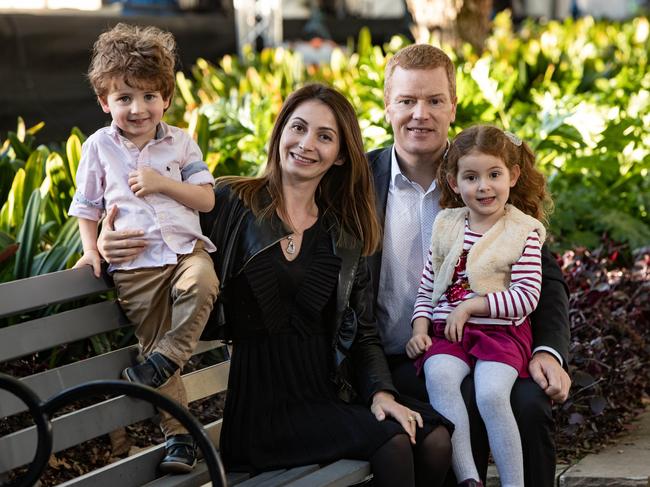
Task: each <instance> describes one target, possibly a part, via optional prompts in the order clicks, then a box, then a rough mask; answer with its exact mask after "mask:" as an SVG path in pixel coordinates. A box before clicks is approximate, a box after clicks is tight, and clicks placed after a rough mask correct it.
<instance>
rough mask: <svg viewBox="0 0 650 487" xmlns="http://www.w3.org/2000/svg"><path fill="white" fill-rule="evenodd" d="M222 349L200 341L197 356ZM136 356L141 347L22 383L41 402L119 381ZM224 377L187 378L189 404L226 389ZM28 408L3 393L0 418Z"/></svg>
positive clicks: (75, 365) (88, 361) (112, 353)
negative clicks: (100, 382)
mask: <svg viewBox="0 0 650 487" xmlns="http://www.w3.org/2000/svg"><path fill="white" fill-rule="evenodd" d="M16 326H20V325H16ZM222 346H223V344H222V343H221V342H219V341H218V340H214V341H207V342H199V346H198V347H197V348H196V350H195V352H194V354H195V355H198V354H200V353H203V352H206V351H208V350H215V349H217V348H220V347H222ZM136 353H137V346H136V345H132V346H129V347H125V348H121V349H119V350H114V351H112V352H108V353H105V354H102V355H98V356H96V357H91V358H88V359H85V360H80V361H79V362H74V363H72V364H68V365H64V366H62V367H59V368H57V369H52V370H47V371H45V372H41V373H39V374H34V375H31V376H29V377H24V378H23V379H21V381H22V382H24V383H25V385H27V386H28V387H29V388H31V389H32V390H33V391H34V392H35V393H36V394H37V395H38V396H39V397H40V398H41V399H47V398H49V397H52V396H53V395H54V394H57V393H58V392H60V391H62V390H63V389H66V388H69V387H74V386H76V385H79V384H83V383H84V382H88V381H91V380H98V379H117V378H118V377H120V374H121V372H122V370H124V368H125V367H128V366H129V365H131V363H132V360H133V357H134V356H135V354H136ZM223 374H224V372H221V371H220V372H218V376H217V377H216V378H215V379H214V380H208V381H205V383H204V384H202V383H201V381H199V380H197V379H195V378H194V376H191V375H186V376H184V377H185V379H184V380H186V381H188V380H190V381H193V382H191V383H188V382H186V386H187V387H188V388H191V389H192V397H191V398H190V399H189V401H190V402H191V401H194V400H196V399H201V398H204V397H207V396H209V395H210V394H214V391H215V390H218V391H223V390H225V389H226V387H227V381H228V373H227V371H226V372H225V378H224V375H223ZM208 387H217V388H218V389H214V390H212V391H210V390H208V389H207V388H208ZM26 409H27V407H26V406H25V404H24V403H23V402H22V401H21V400H20V399H18V398H17V397H16V396H14V395H13V394H10V393H9V392H6V391H4V390H0V417H5V416H11V415H12V414H16V413H19V412H22V411H25V410H26Z"/></svg>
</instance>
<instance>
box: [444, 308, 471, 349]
mask: <svg viewBox="0 0 650 487" xmlns="http://www.w3.org/2000/svg"><path fill="white" fill-rule="evenodd" d="M466 303H467V301H464V302H462V303H460V304H459V305H458V307H456V309H454V310H453V311H452V312H451V313H449V315H448V316H447V325H446V326H445V337H446V338H447V340H449V341H450V342H452V343H454V342H460V341H461V340H462V339H463V329H464V328H465V323H467V320H469V317H470V316H471V313H469V311H468V310H467V308H468V307H467V306H466Z"/></svg>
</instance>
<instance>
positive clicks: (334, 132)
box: [279, 100, 343, 184]
mask: <svg viewBox="0 0 650 487" xmlns="http://www.w3.org/2000/svg"><path fill="white" fill-rule="evenodd" d="M340 140H341V139H340V132H339V127H338V124H337V123H336V118H335V117H334V113H333V112H332V110H331V109H330V107H329V106H327V105H326V104H324V103H323V102H321V101H318V100H309V101H305V102H303V103H301V104H300V105H298V106H297V107H296V109H295V110H294V111H293V113H292V114H291V115H290V116H289V118H288V120H287V123H286V125H285V126H284V129H283V130H282V135H281V136H280V146H279V150H280V167H281V169H282V179H283V181H285V182H287V183H299V182H306V181H314V182H316V184H318V183H319V182H320V180H321V179H322V178H323V176H324V175H325V173H326V172H327V171H328V170H329V168H330V167H332V165H334V164H336V165H342V164H343V159H342V158H341V157H340V155H339V152H340V147H341V142H340Z"/></svg>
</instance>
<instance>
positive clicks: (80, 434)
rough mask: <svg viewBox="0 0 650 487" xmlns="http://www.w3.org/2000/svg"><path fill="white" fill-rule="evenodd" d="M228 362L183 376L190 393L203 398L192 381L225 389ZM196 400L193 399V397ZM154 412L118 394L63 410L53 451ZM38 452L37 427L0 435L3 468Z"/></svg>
mask: <svg viewBox="0 0 650 487" xmlns="http://www.w3.org/2000/svg"><path fill="white" fill-rule="evenodd" d="M228 366H229V362H224V363H220V364H216V365H211V366H210V367H206V368H204V369H201V370H198V371H196V372H192V373H191V374H187V375H185V376H183V379H184V382H185V380H188V385H189V387H188V388H187V389H188V397H193V398H195V399H200V398H201V397H200V392H201V391H203V390H204V389H203V388H200V389H199V392H196V391H195V390H194V389H193V388H192V384H199V383H201V382H205V383H207V384H212V385H213V387H215V388H214V389H210V391H209V394H215V393H217V392H221V391H222V390H224V388H223V387H222V389H217V388H216V387H217V384H225V380H227V377H228ZM192 400H193V399H192ZM154 414H155V409H154V407H153V406H152V405H150V404H149V403H146V402H144V401H138V400H134V399H131V398H128V397H125V396H119V397H115V398H112V399H108V400H106V401H101V402H98V403H97V404H93V405H91V406H88V407H85V408H83V409H80V410H78V411H74V412H71V413H68V414H64V415H62V416H59V417H58V418H55V419H54V420H52V434H53V437H54V445H53V452H58V451H61V450H64V449H66V448H69V447H71V446H74V445H78V444H79V443H82V442H84V441H87V440H89V439H91V438H96V437H97V436H100V435H104V434H107V433H109V432H111V431H113V430H116V429H118V428H121V427H122V426H126V425H129V424H133V423H136V422H138V421H143V420H145V419H147V418H150V417H151V416H153V415H154ZM35 452H36V434H35V427H33V426H32V427H31V428H26V429H23V430H20V431H16V432H15V433H12V434H9V435H7V436H4V437H2V438H0V471H4V470H10V469H13V468H16V467H19V466H21V465H25V464H26V463H29V462H30V461H31V460H32V458H33V457H34V453H35Z"/></svg>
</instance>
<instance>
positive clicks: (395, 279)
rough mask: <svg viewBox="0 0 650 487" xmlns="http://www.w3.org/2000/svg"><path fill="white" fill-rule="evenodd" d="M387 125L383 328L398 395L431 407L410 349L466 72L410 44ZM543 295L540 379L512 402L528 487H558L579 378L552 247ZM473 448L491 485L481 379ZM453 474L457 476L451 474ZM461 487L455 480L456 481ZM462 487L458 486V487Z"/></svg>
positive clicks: (377, 154)
mask: <svg viewBox="0 0 650 487" xmlns="http://www.w3.org/2000/svg"><path fill="white" fill-rule="evenodd" d="M384 103H385V106H386V119H387V120H388V121H389V123H390V124H391V126H392V128H393V133H394V140H395V143H394V145H393V146H392V147H388V148H384V149H378V150H375V151H372V152H370V153H369V154H368V158H369V162H370V166H371V169H372V171H373V176H374V181H375V191H376V195H377V212H378V214H379V219H380V221H383V222H384V242H383V247H382V250H381V251H380V252H378V253H377V254H376V255H374V256H373V257H372V258H371V259H370V261H369V264H370V268H371V274H372V277H373V281H374V286H375V296H376V312H377V321H378V325H379V330H380V333H381V336H382V341H383V343H384V348H385V351H386V354H387V356H388V361H389V365H390V367H391V371H392V373H393V380H394V382H395V385H396V386H397V388H398V389H399V390H400V391H401V392H403V393H405V394H408V395H411V396H414V397H418V398H420V399H423V400H428V398H427V394H426V388H425V386H424V381H423V380H422V379H421V378H420V377H417V376H416V375H415V368H414V367H413V364H412V362H411V361H410V360H409V359H408V358H407V356H406V352H405V348H404V347H405V345H406V342H407V341H408V339H409V338H410V337H411V327H410V326H409V324H410V322H411V315H412V313H413V305H414V303H415V296H416V294H417V289H418V285H419V282H420V276H421V273H422V269H423V267H424V263H425V259H426V256H427V253H428V250H429V244H430V241H431V227H432V225H433V221H434V219H435V216H436V214H437V212H438V211H439V210H440V207H439V203H438V200H439V189H438V188H437V187H436V182H435V177H436V171H437V168H438V166H439V164H440V162H441V160H442V158H443V157H444V154H445V152H446V149H447V147H448V140H447V135H448V131H449V126H450V124H451V123H452V122H453V121H454V120H455V117H456V74H455V68H454V65H453V63H452V62H451V60H450V59H449V57H448V56H447V55H446V54H445V53H444V52H443V51H441V50H440V49H438V48H435V47H433V46H430V45H423V44H416V45H412V46H408V47H406V48H404V49H402V50H400V51H399V52H398V53H396V54H395V56H393V57H392V58H391V60H390V61H389V62H388V64H387V65H386V71H385V81H384ZM542 265H543V282H542V296H541V299H540V302H539V305H538V307H537V310H536V311H535V313H534V314H533V315H532V323H533V334H534V343H533V347H534V352H533V358H532V360H531V362H530V365H529V372H530V375H531V378H530V379H518V380H517V382H516V383H515V386H514V387H513V391H512V396H511V402H512V406H513V410H514V413H515V416H516V418H517V423H518V425H519V430H520V434H521V438H522V443H523V453H524V469H525V482H526V486H527V487H537V486H540V487H541V486H544V487H547V486H548V487H550V486H552V485H553V484H554V477H555V443H554V439H553V430H554V424H553V417H552V413H551V401H558V402H563V401H564V400H566V398H567V395H568V391H569V387H570V385H571V381H570V379H569V376H568V374H567V373H566V371H565V370H564V369H563V366H564V367H566V364H567V353H568V346H569V320H568V292H567V289H566V285H565V283H564V280H563V278H562V273H561V271H560V269H559V267H558V266H557V264H556V263H555V262H554V260H553V258H552V257H551V255H550V253H549V252H548V249H544V251H543V263H542ZM463 393H464V396H465V398H466V401H467V402H468V411H469V413H470V421H471V428H472V448H473V453H474V458H475V460H476V464H477V466H478V468H479V471H480V473H481V477H482V478H483V480H484V481H485V475H486V472H487V457H488V452H489V446H488V444H487V435H486V433H485V429H484V426H483V424H482V421H481V419H480V416H479V414H478V410H477V408H476V405H475V403H474V399H473V396H474V393H473V382H472V378H471V376H470V377H468V378H467V379H466V380H465V382H464V383H463ZM450 477H451V476H450ZM449 481H450V482H451V481H452V480H451V479H450V480H449ZM450 485H455V483H453V484H450Z"/></svg>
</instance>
